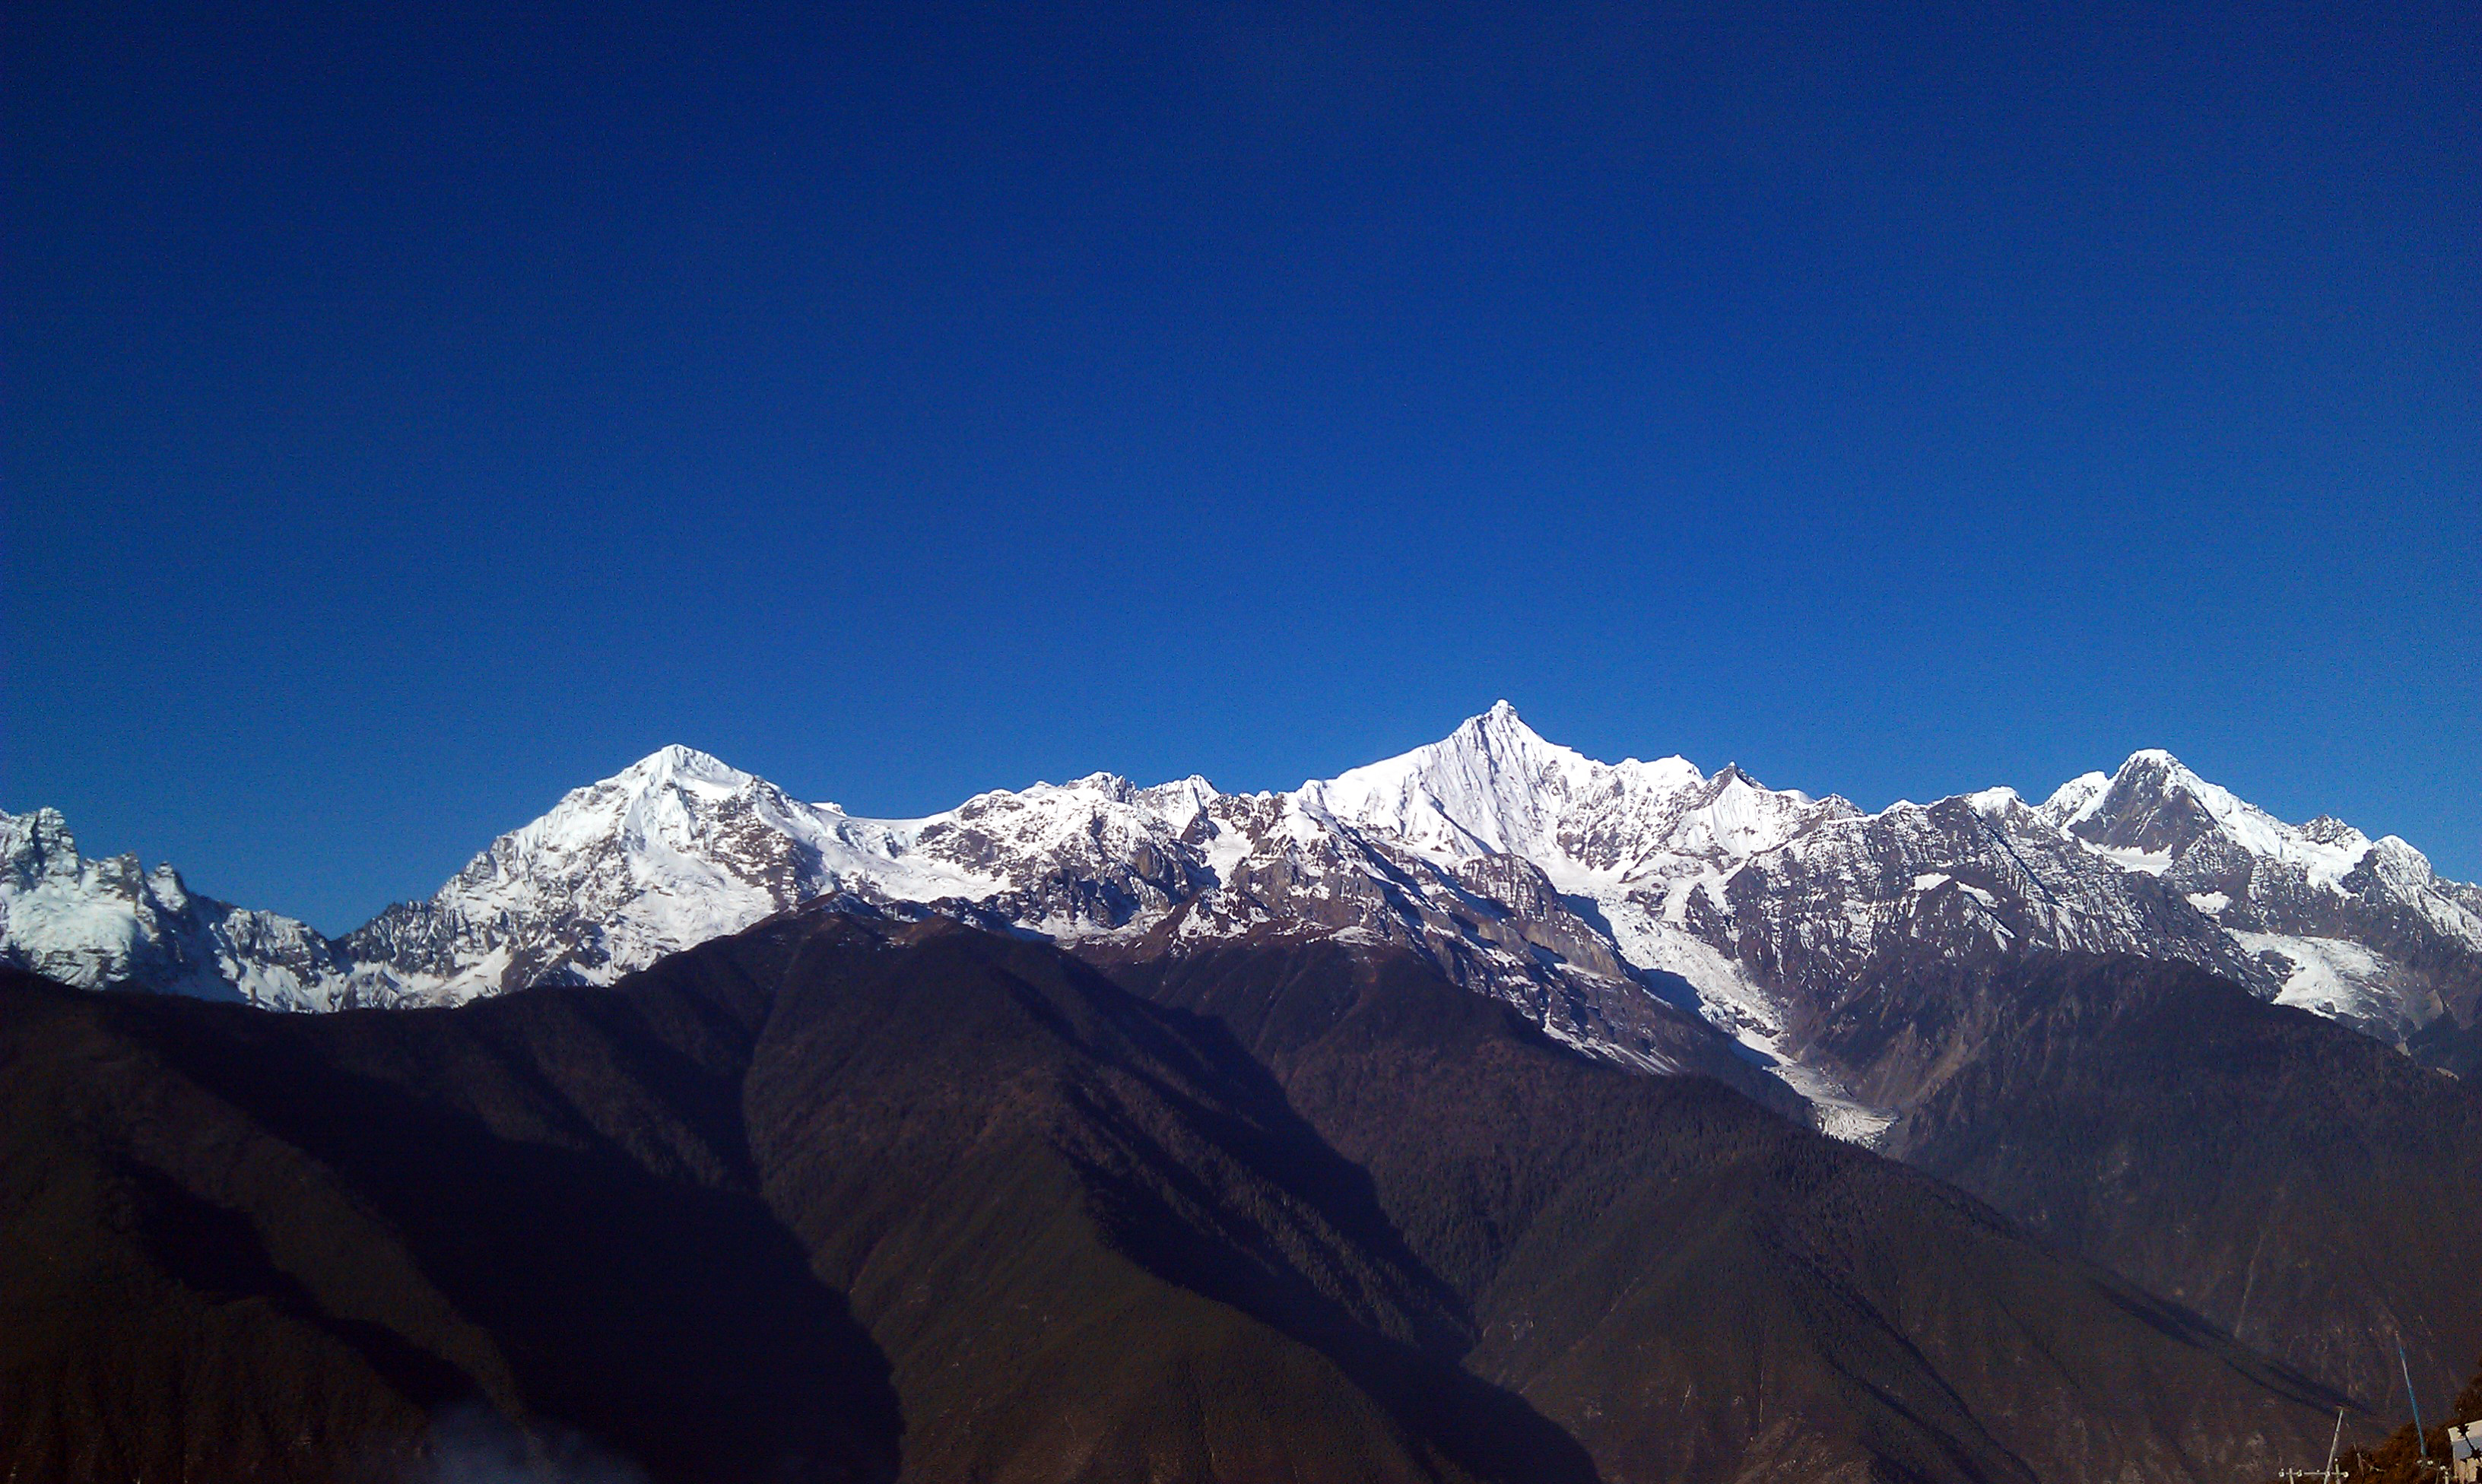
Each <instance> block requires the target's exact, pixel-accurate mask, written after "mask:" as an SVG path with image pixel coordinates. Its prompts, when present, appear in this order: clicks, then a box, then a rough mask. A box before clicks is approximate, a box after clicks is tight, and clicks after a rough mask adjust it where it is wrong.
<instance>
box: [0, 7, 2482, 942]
mask: <svg viewBox="0 0 2482 1484" xmlns="http://www.w3.org/2000/svg"><path fill="white" fill-rule="evenodd" d="M349 11H350V12H353V14H345V13H344V12H349ZM1720 12H1729V15H1722V16H1719V15H1718V14H1717V13H1720ZM2477 17H2482V11H2477V10H2476V9H2475V8H2474V7H2473V6H2472V5H2471V4H2470V3H2469V0H2456V3H2449V4H2441V5H2437V6H2397V5H2386V4H2380V5H2370V6H2363V5H2349V6H2348V5H2332V6H2323V7H2317V8H2303V7H2287V6H2269V5H2263V4H2248V5H2236V6H2230V7H2211V6H2194V5H2181V6H2164V7H2159V8H2145V9H2135V8H2121V7H2113V6H2108V5H2094V6H2088V5H2076V6H2053V7H1980V6H1959V7H1943V8H1940V9H1937V10H1929V9H1921V10H1898V9H1896V8H1888V7H1881V6H1855V7H1851V8H1841V9H1839V8H1809V7H1799V6H1787V7H1772V8H1769V7H1757V6H1747V5H1735V6H1722V7H1713V8H1710V9H1709V11H1708V12H1707V13H1703V14H1702V13H1694V12H1668V11H1658V10H1656V9H1654V8H1650V7H1642V6H1637V5H1615V6H1610V7H1568V6H1552V5H1525V6H1521V7H1519V6H1499V5H1491V4H1448V5H1435V4H1418V5H1415V4H1409V5H1404V6H1395V7H1391V6H1372V5H1342V6H1338V5H1328V4H1310V5H1300V6H1268V5H1256V4H1247V3H1244V4H1236V5H1224V4H1216V5H1183V4H1172V5H1164V6H1146V7H1133V8H1118V7H1112V6H1083V5H1001V6H991V7H984V8H945V7H940V6H937V5H918V4H917V5H905V6H898V7H888V8H881V7H875V6H868V5H854V6H803V7H794V8H787V9H784V10H780V11H779V10H769V9H765V8H761V7H715V6H693V5H686V4H684V5H677V6H666V5H649V4H632V3H623V4H617V5H613V4H604V5H592V6H587V5H578V6H563V5H557V4H526V3H519V4H515V5H493V6H489V7H474V8H471V9H467V8H463V7H459V6H455V5H431V6H424V7H420V8H408V9H406V10H405V11H403V12H401V13H387V12H385V11H383V10H382V9H379V8H363V7H337V6H330V5H324V4H308V3H304V4H301V5H299V6H294V7H286V8H277V7H266V6H258V5H251V4H247V3H242V4H223V5H217V6H212V7H208V6H200V7H198V8H195V9H184V8H178V7H171V6H124V7H115V6H110V5H103V4H89V3H80V4H76V5H68V4H64V3H61V0H27V3H25V4H22V5H19V6H17V7H15V8H13V11H12V13H11V18H10V23H9V25H8V27H7V35H6V45H7V47H8V57H7V77H6V87H5V93H6V98H5V102H0V107H5V110H6V116H5V117H6V128H7V140H6V148H7V151H8V192H9V196H8V243H7V248H6V256H5V264H0V272H5V274H6V295H5V299H6V302H5V305H0V313H5V315H6V335H7V341H6V366H5V373H0V374H5V377H6V407H5V417H6V461H7V462H6V471H5V473H6V481H7V482H6V491H7V526H6V559H5V560H6V567H5V579H6V593H5V600H0V601H5V614H6V624H7V632H6V636H5V639H6V642H5V655H6V660H5V664H6V665H7V671H6V686H5V691H6V696H7V700H6V710H5V724H6V733H5V751H0V807H5V808H8V809H11V810H23V809H26V808H29V807H32V806H34V805H37V804H44V803H48V804H54V805H57V806H59V807H60V808H62V809H63V810H64V811H66V813H67V814H68V816H69V819H70V822H71V825H72V827H73V828H75V829H76V830H77V832H78V833H79V835H80V838H81V841H82V843H83V844H84V845H86V846H88V847H89V848H90V850H91V851H119V850H124V849H135V850H138V851H140V852H141V853H142V854H143V855H144V856H145V858H146V859H147V860H148V861H149V862H152V861H154V860H158V859H166V858H169V859H171V860H172V861H174V862H175V863H176V864H178V865H179V866H181V867H182V868H183V869H184V871H185V872H187V873H188V875H189V877H190V879H191V881H192V884H193V885H194V886H196V887H198V888H199V889H201V890H205V891H208V892H211V893H214V894H216V895H219V896H223V897H225V898H230V899H234V900H238V901H242V902H245V903H249V904H251V905H263V906H269V907H274V908H278V909H281V910H286V911H290V912H294V913H297V914H300V915H303V916H305V917H307V918H308V919H309V920H310V921H311V922H312V923H314V924H317V925H319V926H321V927H324V928H328V929H330V930H339V929H342V928H345V927H348V926H351V925H353V924H356V923H357V922H358V921H360V920H361V919H362V918H363V917H364V916H366V915H367V914H368V913H370V912H371V911H373V910H374V909H376V908H377V907H379V906H380V905H381V904H382V903H383V902H384V901H386V900H388V899H391V898H401V897H409V896H417V895H422V894H425V893H427V892H429V891H430V890H431V889H432V888H434V887H435V886H436V884H437V883H438V881H439V880H440V879H441V878H443V877H444V876H445V875H446V874H447V873H448V872H451V871H453V870H454V869H455V868H456V867H457V866H458V865H460V864H461V863H462V861H463V860H464V859H465V858H466V857H467V856H468V855H469V854H470V853H471V852H473V851H474V850H475V849H477V848H478V847H480V846H482V845H483V844H484V843H485V842H486V841H487V840H488V838H489V837H490V836H491V835H492V834H493V833H495V832H497V831H499V830H502V829H505V828H508V827H511V826H513V825H515V824H517V823H519V822H522V821H523V820H526V819H528V818H531V817H532V816H533V815H535V814H536V813H539V812H540V811H541V809H542V808H544V807H545V806H547V805H548V804H549V803H550V802H551V801H552V800H553V798H555V797H556V796H557V795H558V794H560V792H561V791H562V790H564V789H566V788H568V787H570V786H573V785H576V784H580V783H584V782H587V781H590V780H592V779H594V778H596V777H599V776H602V775H604V774H607V773H609V772H611V771H613V770H614V769H616V768H620V767H621V766H622V765H624V764H626V763H627V762H629V761H630V760H632V759H633V758H635V757H637V756H639V755H641V754H643V753H645V752H647V751H648V750H650V749H652V748H654V747H655V746H657V745H659V744H661V743H664V742H673V741H679V742H690V743H693V744H695V745H698V746H700V747H704V748H706V749H708V750H710V751H713V752H716V753H718V754H720V755H722V756H724V757H725V758H726V759H728V760H730V761H732V762H734V763H737V764H739V765H741V766H743V767H746V768H752V769H753V770H755V771H758V772H761V773H764V774H766V775H767V776H769V777H772V778H774V779H776V780H778V781H779V782H780V783H782V784H784V785H785V786H786V787H788V788H790V789H791V790H793V791H794V792H796V793H798V794H804V795H806V796H809V797H814V798H831V799H834V800H836V801H838V802H841V803H843V804H845V805H846V806H848V807H850V808H853V809H855V810H858V811H867V812H876V813H886V814H909V813H918V812H924V811H928V810H932V809H936V808H940V807H944V806H946V805H948V804H951V803H953V802H955V801H957V800H958V799H959V798H961V797H963V796H964V795H965V794H969V793H971V792H974V791H976V790H979V789H983V788H990V787H999V786H1017V785H1021V784H1024V783H1027V782H1030V781H1032V780H1034V779H1036V778H1053V779H1058V778H1061V777H1065V776H1069V775H1072V774H1076V773H1081V772H1085V771H1089V770H1092V769H1096V768H1109V769H1112V770H1116V771H1120V772H1123V773H1127V774H1131V775H1134V776H1136V777H1139V778H1141V779H1155V778H1160V777H1164V776H1169V775H1175V774H1181V773H1187V772H1191V771H1198V772H1202V773H1205V774H1206V775H1207V776H1209V777H1210V778H1212V779H1214V780H1215V781H1216V782H1217V783H1218V784H1220V785H1223V786H1225V787H1228V788H1244V789H1254V788H1267V787H1288V786H1290V785H1292V784H1295V783H1298V782H1299V781H1301V780H1302V779H1303V778H1305V777H1307V776H1311V775H1323V774H1326V773H1330V772H1333V771H1335V770H1337V769H1339V768H1344V767H1347V766H1349V765H1352V764H1355V763H1359V762H1363V761H1366V760H1369V759H1371V758H1374V757H1378V756H1381V755H1383V754H1386V753H1388V752H1392V751H1395V750H1398V749H1400V748H1403V747H1406V746H1409V745H1412V744H1414V743H1417V742H1423V741H1426V740H1429V739H1431V738H1434V737H1436V736H1439V734H1441V733H1443V732H1445V731H1446V730H1447V729H1448V728H1449V727H1450V726H1451V725H1453V724H1454V723H1455V722H1456V721H1457V720H1458V718H1460V717H1462V716H1465V715H1467V714H1468V713H1471V712H1474V711H1478V710H1480V709H1481V708H1483V707H1484V706H1487V705H1488V704H1489V703H1490V702H1491V701H1492V700H1493V699H1494V698H1496V697H1499V696H1502V695H1505V696H1507V697H1509V698H1510V699H1512V700H1514V701H1515V702H1516V703H1517V704H1518V708H1519V710H1521V711H1522V712H1523V713H1524V714H1525V715H1526V716H1527V717H1528V719H1530V720H1532V721H1533V722H1534V723H1535V724H1536V725H1537V726H1538V728H1540V729H1541V730H1542V731H1543V732H1545V734H1546V735H1548V736H1550V737H1552V738H1554V739H1555V740H1560V741H1565V742H1571V743H1572V744H1574V745H1576V746H1578V747H1580V748H1582V749H1584V750H1586V751H1588V752H1591V753H1595V754H1597V755H1601V756H1606V757H1616V756H1619V755H1622V754H1624V753H1636V754H1639V755H1643V756H1656V755H1661V754H1665V753H1671V752H1680V753H1684V754H1686V755H1687V756H1688V757H1690V758H1691V759H1693V760H1694V761H1696V762H1698V763H1699V764H1700V765H1702V766H1703V767H1706V768H1715V767H1719V766H1721V765H1722V764H1723V763H1725V762H1726V761H1727V760H1738V761H1740V762H1741V763H1742V764H1744V765H1745V766H1746V767H1748V768H1750V769H1751V771H1753V772H1754V773H1755V774H1756V775H1757V776H1758V777H1760V778H1762V779H1764V780H1766V781H1768V782H1770V783H1774V784H1778V785H1781V786H1789V787H1800V788H1805V789H1809V790H1810V791H1812V792H1817V793H1824V792H1828V791H1835V792H1840V793H1842V794H1846V795H1848V796H1849V797H1852V798H1853V799H1855V800H1857V801H1858V802H1861V803H1863V804H1865V805H1870V806H1877V805H1882V804H1885V803H1887V802H1888V801H1889V800H1890V799H1892V798H1895V797H1897V796H1900V795H1902V796H1912V797H1917V798H1918V797H1929V796H1933V795H1937V794H1945V793H1951V792H1955V791H1958V790H1962V789H1967V788H1975V787H1981V786H1985V785H1988V784H1992V783H2009V784H2014V785H2016V786H2017V787H2018V788H2020V790H2022V791H2024V792H2027V793H2029V794H2040V793H2042V792H2045V791H2047V790H2048V789H2049V788H2050V787H2051V786H2052V785H2054V784H2056V783H2057V782H2059V781H2060V780H2061V779H2063V778H2065V777H2067V776H2069V775H2071V774H2073V773H2075V772H2078V771H2081V770H2083V769H2086V768H2108V767H2110V766H2112V765H2113V764H2115V763H2116V762H2117V761H2118V760H2119V759H2120V758H2121V757H2122V756H2124V755H2125V754H2126V753H2127V752H2128V751H2130V750H2131V749H2133V748H2136V747H2139V746H2148V745H2160V746H2168V747H2170V748H2172V749H2174V750H2175V751H2177V752H2178V753H2180V754H2181V755H2182V756H2183V757H2184V758H2185V759H2187V760H2188V761H2189V762H2191V763H2192V764H2193V765H2194V766H2196V767H2197V768H2200V770H2202V771H2204V772H2205V773H2206V774H2207V775H2208V776H2209V777H2212V778H2215V779H2217V780H2219V781H2222V782H2224V783H2226V784H2228V785H2230V786H2231V787H2232V788H2234V789H2235V790H2237V791H2238V792H2240V793H2241V794H2244V795H2245V796H2248V797H2251V798H2254V799H2256V800H2258V801H2259V802H2261V803H2263V804H2265V805H2267V806H2268V807H2270V808H2273V809H2275V810H2276V811H2277V812H2279V813H2282V814H2284V815H2286V816H2288V817H2291V818H2295V819H2299V818H2303V817H2306V816H2308V815H2310V814H2313V813H2316V812H2319V811H2322V810H2326V811H2333V812H2335V813H2337V814H2340V815H2343V816H2345V817H2346V818H2348V819H2350V820H2354V821H2355V822H2357V823H2360V824H2361V825H2363V827H2364V828H2367V829H2369V830H2371V831H2372V832H2373V833H2377V832H2381V831H2394V832H2398V833H2401V834H2403V835H2405V836H2406V837H2408V838H2410V839H2412V840H2413V841H2414V842H2415V843H2416V845H2419V846H2422V847H2423V848H2425V849H2427V850H2428V851H2430V852H2431V853H2432V855H2433V856H2434V858H2435V859H2436V860H2437V861H2438V863H2439V864H2440V866H2441V867H2442V869H2444V870H2447V871H2450V872H2453V873H2456V874H2459V875H2462V876H2465V877H2468V878H2471V877H2475V876H2482V715H2478V714H2477V713H2478V712H2482V636H2477V625H2482V616H2477V615H2482V102H2478V101H2477V100H2482V18H2477Z"/></svg>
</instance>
